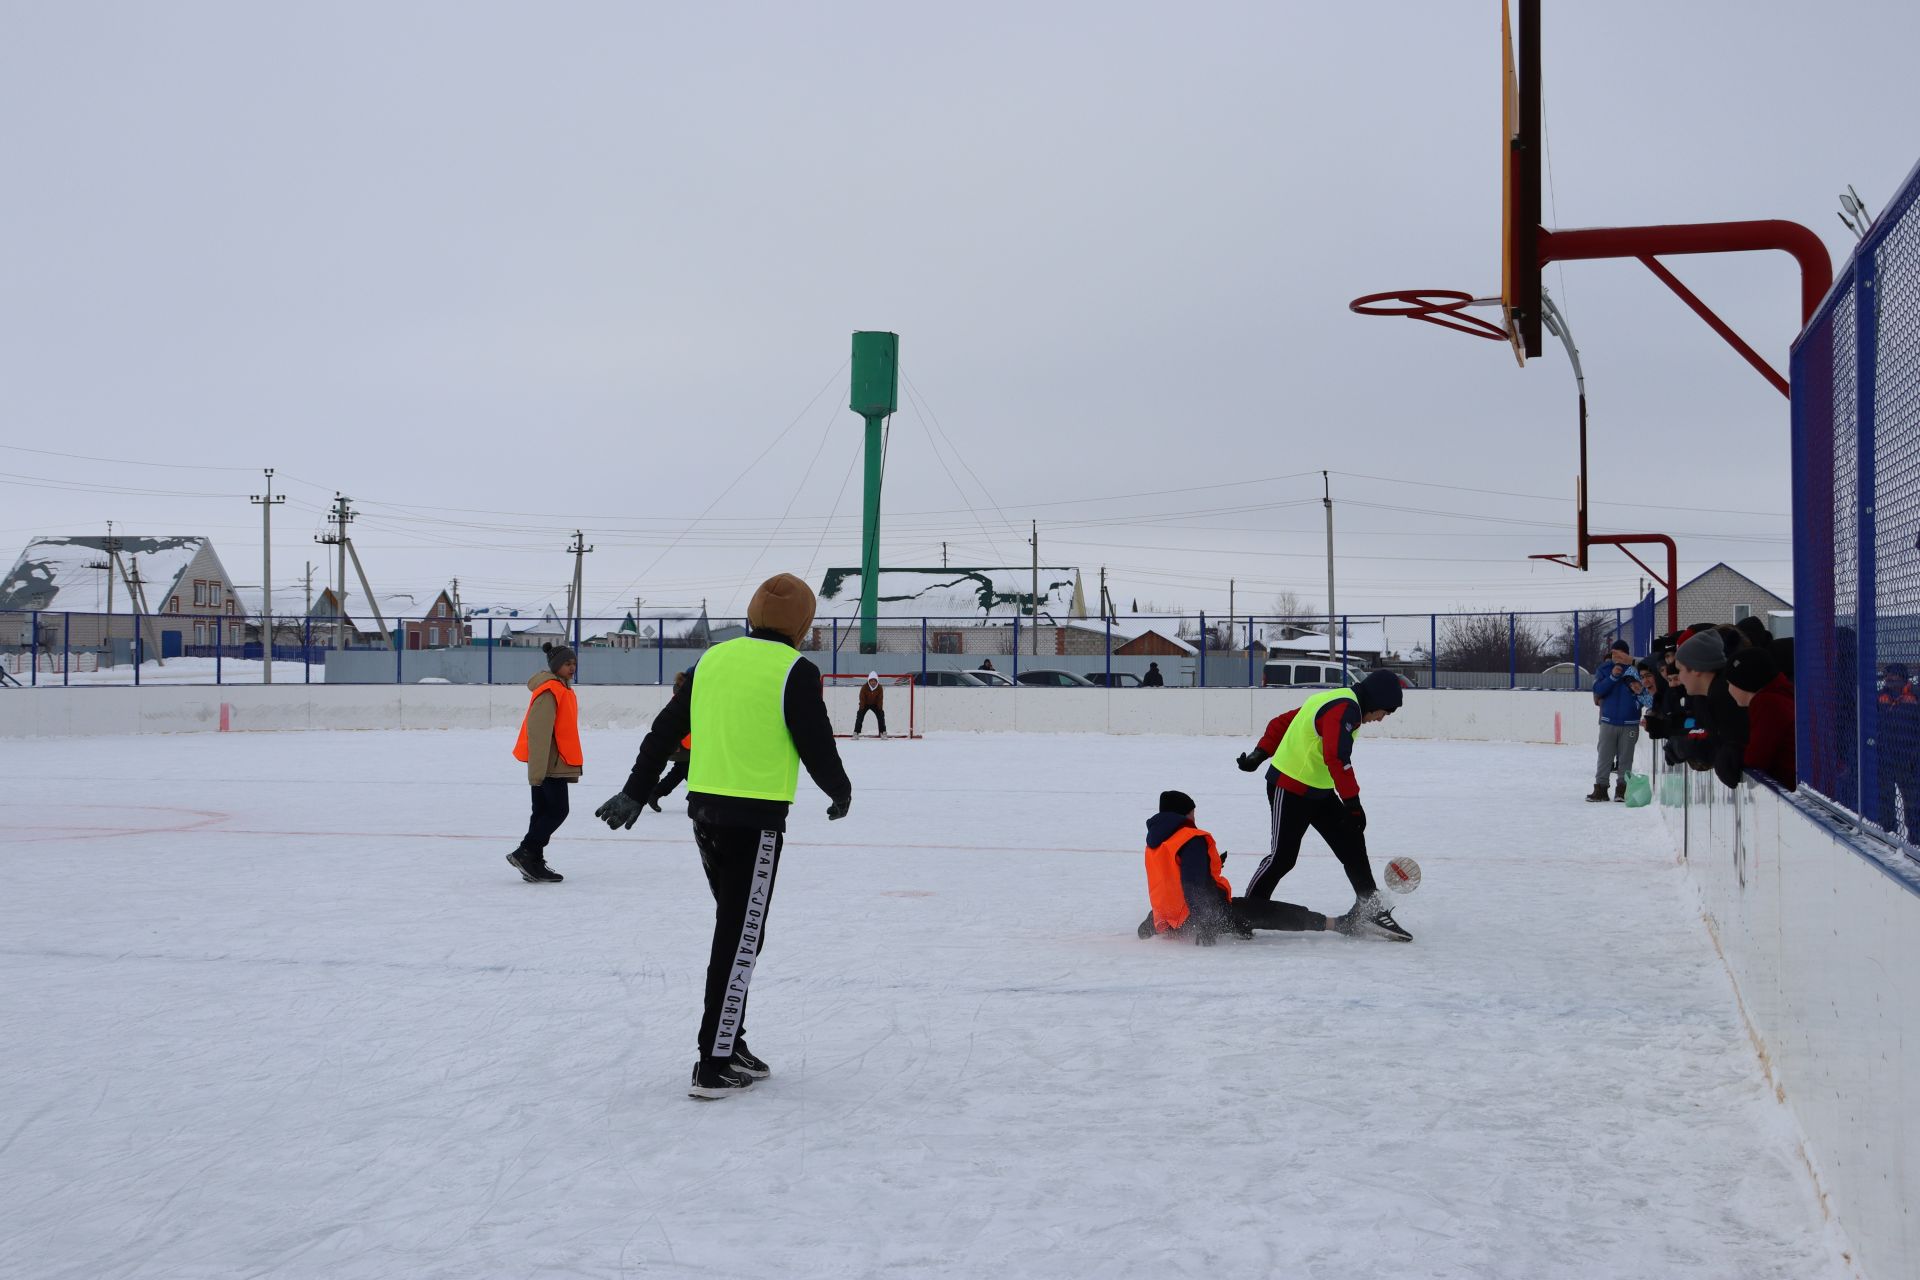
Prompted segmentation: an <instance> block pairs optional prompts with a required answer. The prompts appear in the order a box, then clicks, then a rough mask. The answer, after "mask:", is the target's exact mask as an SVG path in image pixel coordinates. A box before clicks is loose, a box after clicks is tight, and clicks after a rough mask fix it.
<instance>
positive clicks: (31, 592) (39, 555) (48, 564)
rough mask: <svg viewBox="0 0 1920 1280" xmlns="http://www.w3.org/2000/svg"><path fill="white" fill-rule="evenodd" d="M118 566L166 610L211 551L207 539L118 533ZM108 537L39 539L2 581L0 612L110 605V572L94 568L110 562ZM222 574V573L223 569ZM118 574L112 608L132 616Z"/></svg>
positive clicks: (97, 608) (93, 608) (76, 609)
mask: <svg viewBox="0 0 1920 1280" xmlns="http://www.w3.org/2000/svg"><path fill="white" fill-rule="evenodd" d="M114 541H115V542H117V543H118V544H119V546H120V563H121V565H122V566H123V567H124V568H125V570H126V571H127V572H129V573H133V574H136V575H137V576H138V577H139V578H140V580H141V583H142V585H143V587H144V589H145V591H146V596H147V604H148V605H149V606H150V607H151V608H153V609H155V610H164V609H165V608H166V600H167V595H168V593H169V592H170V591H171V590H172V588H173V584H174V583H175V582H176V581H178V580H179V577H180V575H181V573H183V572H184V571H185V570H186V567H187V566H188V565H190V564H192V563H193V558H194V557H195V556H197V555H199V554H200V552H201V551H203V550H205V549H206V548H207V546H208V545H209V544H208V541H207V539H206V538H204V537H198V536H184V537H167V538H143V537H137V536H134V535H132V534H117V535H115V537H114ZM106 547H107V538H106V535H105V534H85V535H82V536H79V537H71V538H35V539H34V540H33V541H32V542H29V543H28V544H27V548H26V550H24V551H22V552H21V553H20V558H19V559H18V560H16V561H14V564H13V568H12V569H10V570H8V571H7V576H6V578H5V579H4V580H0V609H67V610H72V611H74V612H76V613H77V612H97V611H102V610H104V609H105V608H106V607H107V572H106V570H104V569H99V568H95V567H93V566H95V565H97V564H100V563H103V562H104V561H105V560H106V559H107V551H106ZM223 573H224V570H223ZM119 577H120V575H119V574H117V573H116V574H115V575H114V579H115V581H114V608H115V610H116V611H120V612H130V611H131V609H130V606H129V605H128V603H127V600H126V585H125V584H124V583H122V582H121V581H119Z"/></svg>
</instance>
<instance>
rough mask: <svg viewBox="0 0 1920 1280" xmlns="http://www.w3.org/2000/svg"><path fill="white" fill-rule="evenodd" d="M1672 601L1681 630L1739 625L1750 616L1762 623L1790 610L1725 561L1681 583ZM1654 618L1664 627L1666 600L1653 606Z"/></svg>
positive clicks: (1791, 607) (1774, 596)
mask: <svg viewBox="0 0 1920 1280" xmlns="http://www.w3.org/2000/svg"><path fill="white" fill-rule="evenodd" d="M1674 601H1675V603H1676V604H1678V605H1679V615H1680V625H1681V626H1682V627H1692V626H1699V625H1702V624H1708V623H1720V622H1738V621H1740V620H1741V619H1742V618H1745V617H1749V616H1754V617H1758V618H1759V619H1760V620H1761V621H1762V622H1765V621H1766V620H1767V615H1768V614H1769V613H1786V612H1791V611H1792V609H1793V606H1792V605H1790V604H1788V603H1787V602H1786V601H1785V600H1782V599H1781V598H1780V597H1779V596H1777V595H1775V594H1774V593H1773V592H1771V591H1769V590H1767V589H1766V588H1765V587H1763V586H1761V585H1760V584H1759V583H1757V582H1755V581H1754V580H1753V579H1752V578H1749V577H1748V576H1747V575H1746V574H1744V573H1741V572H1740V571H1739V570H1738V569H1735V568H1733V567H1731V566H1730V565H1728V564H1726V563H1725V562H1724V561H1723V562H1722V563H1720V564H1716V565H1714V566H1713V568H1711V569H1708V570H1707V571H1706V572H1705V573H1701V574H1697V575H1696V576H1694V577H1693V578H1691V579H1689V580H1688V581H1686V582H1683V583H1681V584H1680V589H1679V590H1678V591H1676V592H1674ZM1653 616H1654V619H1655V620H1656V623H1657V625H1658V626H1660V627H1661V628H1664V627H1665V626H1666V621H1667V598H1666V597H1665V596H1661V597H1660V598H1659V599H1657V600H1655V601H1654V602H1653Z"/></svg>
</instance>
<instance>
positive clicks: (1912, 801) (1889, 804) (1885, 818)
mask: <svg viewBox="0 0 1920 1280" xmlns="http://www.w3.org/2000/svg"><path fill="white" fill-rule="evenodd" d="M1889 766H1893V762H1892V761H1891V760H1888V759H1887V758H1886V757H1884V756H1882V757H1881V759H1880V808H1879V812H1878V813H1877V814H1876V815H1875V819H1874V820H1875V821H1877V822H1878V823H1879V824H1880V826H1881V828H1882V829H1883V830H1885V831H1886V832H1887V833H1888V834H1889V835H1894V834H1898V831H1899V828H1898V827H1897V826H1896V825H1895V824H1896V823H1898V822H1899V821H1900V819H1901V818H1902V817H1905V818H1906V820H1907V839H1909V840H1911V841H1913V842H1914V843H1916V844H1920V777H1916V776H1915V771H1914V770H1911V769H1901V768H1899V767H1897V766H1893V767H1889ZM1896 787H1897V788H1899V792H1900V794H1899V798H1898V799H1897V800H1896V799H1895V797H1894V789H1895V788H1896Z"/></svg>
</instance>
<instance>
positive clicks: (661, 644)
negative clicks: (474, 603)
mask: <svg viewBox="0 0 1920 1280" xmlns="http://www.w3.org/2000/svg"><path fill="white" fill-rule="evenodd" d="M659 623H660V625H659V626H657V627H655V628H654V629H653V652H654V666H655V667H656V668H658V670H657V671H656V672H655V673H654V677H653V682H654V683H655V684H665V683H666V682H667V620H666V619H665V618H661V619H659ZM487 635H488V636H489V637H491V636H492V635H493V623H492V621H488V623H487ZM487 671H488V675H487V680H488V681H489V682H491V681H492V680H493V675H492V671H493V659H492V657H491V656H489V657H488V659H487Z"/></svg>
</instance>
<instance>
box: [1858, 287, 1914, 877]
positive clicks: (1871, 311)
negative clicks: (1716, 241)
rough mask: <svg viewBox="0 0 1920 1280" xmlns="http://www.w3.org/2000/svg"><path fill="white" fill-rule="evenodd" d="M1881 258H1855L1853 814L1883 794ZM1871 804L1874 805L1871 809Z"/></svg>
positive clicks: (1894, 820)
mask: <svg viewBox="0 0 1920 1280" xmlns="http://www.w3.org/2000/svg"><path fill="white" fill-rule="evenodd" d="M1877 257H1878V255H1877V254H1872V253H1863V254H1861V255H1860V256H1859V258H1857V259H1856V260H1855V267H1854V270H1855V280H1854V289H1853V315H1854V330H1853V332H1854V340H1853V350H1854V359H1855V361H1856V368H1857V370H1858V372H1857V373H1856V374H1855V375H1854V398H1855V401H1856V405H1857V408H1856V410H1855V418H1856V422H1857V429H1858V431H1859V449H1858V453H1859V457H1858V460H1857V461H1858V467H1859V475H1860V479H1859V484H1858V486H1857V490H1856V501H1857V502H1858V504H1859V508H1860V510H1859V516H1860V520H1859V535H1858V538H1857V543H1858V547H1859V556H1860V569H1859V574H1858V576H1857V577H1856V578H1855V580H1854V581H1855V588H1854V591H1855V601H1854V607H1853V611H1854V621H1855V625H1856V627H1857V628H1858V635H1857V639H1856V642H1855V645H1856V647H1855V652H1854V679H1855V682H1856V684H1855V688H1856V693H1855V696H1856V697H1857V698H1858V699H1859V707H1860V711H1859V714H1858V715H1857V716H1856V717H1855V723H1856V724H1857V725H1858V726H1859V728H1858V730H1857V733H1858V737H1859V742H1858V745H1857V746H1856V748H1855V749H1856V751H1857V752H1858V755H1857V757H1856V758H1857V759H1858V761H1859V763H1858V766H1857V767H1856V768H1855V769H1854V777H1855V779H1856V780H1857V781H1858V783H1859V788H1860V796H1859V802H1858V803H1857V804H1856V805H1855V806H1854V812H1856V813H1860V814H1870V813H1876V812H1877V811H1878V808H1879V796H1880V752H1879V748H1878V746H1877V745H1876V744H1877V742H1878V739H1879V729H1880V726H1879V718H1880V716H1879V711H1880V704H1879V699H1878V697H1877V696H1876V693H1875V689H1874V686H1875V684H1876V683H1877V681H1876V679H1875V677H1876V675H1877V674H1878V672H1877V667H1878V663H1877V662H1876V659H1877V658H1878V657H1879V648H1880V644H1879V635H1878V632H1879V625H1880V623H1879V617H1878V610H1877V609H1876V607H1875V598H1876V596H1877V591H1876V587H1877V585H1878V582H1879V573H1878V565H1877V563H1876V555H1875V553H1876V550H1877V548H1876V547H1875V546H1874V525H1875V520H1874V514H1873V508H1874V426H1875V423H1874V394H1873V393H1874V385H1873V384H1874V380H1875V379H1876V378H1877V377H1878V376H1879V367H1880V360H1879V350H1878V348H1879V345H1880V306H1879V301H1880V300H1879V298H1878V297H1877V296H1876V294H1877V287H1876V286H1877V280H1878V277H1879V269H1878V267H1877V266H1876V260H1877ZM1869 806H1872V807H1871V808H1869ZM1888 817H1889V822H1888V824H1887V828H1886V829H1887V830H1888V832H1889V833H1891V832H1892V831H1893V829H1894V828H1895V827H1897V826H1898V825H1899V822H1900V819H1899V817H1898V816H1897V815H1891V814H1890V815H1888ZM1907 838H1908V839H1910V840H1911V839H1915V838H1916V833H1913V832H1909V833H1908V837H1907Z"/></svg>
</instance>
